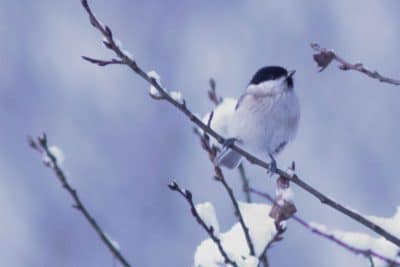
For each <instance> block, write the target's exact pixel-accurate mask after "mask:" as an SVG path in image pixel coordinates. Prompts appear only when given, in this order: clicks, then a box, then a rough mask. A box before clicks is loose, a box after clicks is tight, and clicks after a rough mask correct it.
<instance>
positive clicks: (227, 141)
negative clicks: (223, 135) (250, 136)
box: [222, 138, 238, 148]
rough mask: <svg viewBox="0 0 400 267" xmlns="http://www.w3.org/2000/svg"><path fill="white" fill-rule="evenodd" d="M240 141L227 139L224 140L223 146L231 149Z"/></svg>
mask: <svg viewBox="0 0 400 267" xmlns="http://www.w3.org/2000/svg"><path fill="white" fill-rule="evenodd" d="M237 141H238V139H237V138H227V139H225V140H224V142H223V144H222V145H223V146H224V147H229V148H231V147H232V146H233V145H234V144H235V142H237Z"/></svg>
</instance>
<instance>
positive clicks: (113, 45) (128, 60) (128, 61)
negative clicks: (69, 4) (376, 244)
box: [81, 0, 400, 247]
mask: <svg viewBox="0 0 400 267" xmlns="http://www.w3.org/2000/svg"><path fill="white" fill-rule="evenodd" d="M81 3H82V6H83V7H84V9H85V10H86V12H87V14H88V15H89V19H90V22H91V24H92V26H93V27H95V28H96V29H97V30H99V31H100V33H101V34H102V35H103V37H104V38H105V40H104V41H103V43H104V45H105V46H106V48H108V49H110V50H111V51H113V52H114V53H115V55H116V56H117V57H118V59H119V60H121V64H122V65H126V66H128V67H129V68H130V69H131V70H132V71H133V72H135V73H136V74H137V75H139V76H140V77H141V78H143V79H144V80H146V81H147V82H148V83H149V84H150V85H152V86H154V87H155V89H156V90H157V91H158V92H159V93H160V95H161V96H160V98H159V99H162V100H166V101H168V102H169V103H170V104H172V105H173V106H175V107H176V108H177V109H179V110H180V111H181V112H182V113H183V114H184V115H185V116H186V117H188V118H189V119H190V120H191V121H192V122H193V123H194V124H195V125H196V126H197V127H199V128H200V129H201V130H202V131H204V132H206V133H207V134H208V135H210V136H212V137H213V138H215V140H216V141H217V142H218V143H220V144H222V143H224V141H225V139H224V137H223V136H221V135H220V134H218V133H217V132H216V131H215V130H213V129H212V128H210V126H209V125H207V124H205V123H203V122H202V120H201V119H200V118H199V117H197V116H196V115H195V114H194V113H193V112H191V111H190V110H189V109H188V108H187V106H186V103H185V101H183V102H180V101H177V100H175V99H174V98H173V97H172V96H171V95H170V94H169V93H168V92H167V91H166V90H164V89H163V88H162V87H161V85H160V84H159V83H158V82H157V81H156V80H155V79H153V78H151V77H150V76H149V75H147V73H146V72H145V71H143V70H142V69H141V68H140V67H139V66H138V64H137V63H136V61H134V60H133V58H132V57H131V56H130V54H128V53H126V52H125V51H124V50H123V49H122V48H120V47H119V46H118V43H117V42H116V41H115V40H114V37H113V34H112V31H111V29H110V28H109V27H108V26H106V25H104V24H103V23H101V22H100V21H99V20H98V19H97V18H96V16H95V15H94V14H93V12H92V11H91V9H90V7H89V5H88V2H87V0H81ZM84 59H85V60H87V61H89V62H91V63H93V61H96V60H97V59H93V58H90V57H84ZM118 59H117V60H118ZM231 148H232V149H233V150H235V151H236V152H238V153H239V154H241V155H242V156H243V157H245V158H246V159H247V160H248V161H249V162H250V163H252V164H255V165H258V166H260V167H262V168H264V169H266V170H268V169H270V168H269V163H267V162H265V161H264V160H261V159H259V158H258V157H256V156H254V155H252V154H251V153H249V152H247V151H246V150H244V149H243V148H241V147H240V146H238V145H236V144H233V145H232V147H231ZM275 173H276V174H277V175H279V176H283V177H285V178H286V179H289V180H290V181H291V182H292V183H294V184H296V185H297V186H299V187H301V188H302V189H303V190H305V191H307V192H308V193H310V194H311V195H313V196H314V197H315V198H317V199H319V200H320V201H321V202H322V203H323V204H326V205H328V206H330V207H331V208H333V209H335V210H337V211H339V212H341V213H342V214H344V215H346V216H348V217H350V218H352V219H353V220H355V221H357V222H358V223H360V224H362V225H364V226H366V227H368V228H369V229H371V230H373V231H374V232H376V233H377V234H379V235H381V236H383V237H385V238H386V239H387V240H389V241H390V242H392V243H393V244H396V245H397V246H398V247H400V239H399V238H398V237H396V236H394V235H393V234H391V233H389V232H388V231H386V230H385V229H383V228H382V227H380V226H378V225H376V224H375V223H373V222H372V221H370V220H368V219H367V218H365V217H363V216H361V215H360V214H358V213H356V212H354V211H352V210H350V209H348V208H346V207H344V206H343V205H341V204H339V203H337V202H335V201H334V200H332V199H330V198H328V197H327V196H325V195H324V194H323V193H321V192H320V191H318V190H317V189H315V188H314V187H312V186H311V185H309V184H308V183H306V182H305V181H303V180H301V179H300V178H299V177H298V176H297V175H293V176H291V175H290V174H289V173H287V172H285V171H283V170H281V169H279V168H277V169H276V170H275Z"/></svg>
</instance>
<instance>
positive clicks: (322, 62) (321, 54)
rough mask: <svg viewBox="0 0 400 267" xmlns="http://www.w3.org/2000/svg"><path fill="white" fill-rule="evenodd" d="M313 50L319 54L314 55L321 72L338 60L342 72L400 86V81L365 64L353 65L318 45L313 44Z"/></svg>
mask: <svg viewBox="0 0 400 267" xmlns="http://www.w3.org/2000/svg"><path fill="white" fill-rule="evenodd" d="M311 48H312V49H314V51H316V52H317V53H316V54H314V60H315V61H316V62H317V64H318V66H319V67H321V68H320V71H323V70H324V69H325V68H326V67H327V66H328V65H329V64H330V63H331V62H332V60H336V61H337V62H339V63H340V65H339V66H338V67H339V69H341V70H354V71H358V72H361V73H364V74H365V75H367V76H369V77H371V78H373V79H376V80H378V81H380V82H384V83H388V84H392V85H400V80H397V79H393V78H389V77H385V76H383V75H381V74H380V73H379V72H378V71H376V70H370V69H368V68H367V67H365V66H364V64H363V63H360V62H358V63H355V64H352V63H350V62H348V61H347V60H345V59H343V58H342V57H340V56H338V55H337V54H336V53H335V52H334V51H333V50H329V49H326V48H323V47H321V46H320V45H319V44H318V43H312V44H311Z"/></svg>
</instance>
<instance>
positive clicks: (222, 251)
mask: <svg viewBox="0 0 400 267" xmlns="http://www.w3.org/2000/svg"><path fill="white" fill-rule="evenodd" d="M168 187H169V189H170V190H171V191H175V192H178V193H179V194H180V195H181V196H182V197H184V198H185V199H186V201H187V203H188V204H189V206H190V210H191V212H192V215H193V217H195V218H196V221H197V223H198V224H200V225H201V227H203V229H204V230H206V232H207V234H208V235H209V236H210V238H211V240H212V242H214V244H215V245H216V246H217V248H218V251H219V252H220V254H221V256H222V257H223V261H222V262H224V263H226V264H230V265H232V266H234V267H239V266H238V265H237V263H236V262H235V261H233V260H232V259H231V258H230V256H229V255H228V253H227V252H226V251H225V249H224V247H223V246H222V241H221V239H220V238H219V237H218V236H217V234H218V233H216V232H215V230H214V228H213V227H212V226H210V225H207V223H206V222H205V221H204V220H203V218H202V217H201V216H200V214H199V213H198V211H197V210H196V206H195V205H194V203H193V196H192V193H191V192H190V191H189V190H187V189H181V188H180V187H179V185H178V184H177V183H176V182H171V183H170V184H169V185H168Z"/></svg>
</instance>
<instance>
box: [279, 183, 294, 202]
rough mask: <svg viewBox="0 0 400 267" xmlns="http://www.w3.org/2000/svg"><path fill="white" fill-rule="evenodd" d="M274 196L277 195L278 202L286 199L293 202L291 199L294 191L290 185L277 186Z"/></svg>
mask: <svg viewBox="0 0 400 267" xmlns="http://www.w3.org/2000/svg"><path fill="white" fill-rule="evenodd" d="M276 196H277V199H278V202H280V201H286V202H290V203H293V200H294V193H293V190H292V188H291V187H288V188H277V189H276ZM282 204H283V203H282ZM282 204H280V205H282Z"/></svg>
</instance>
